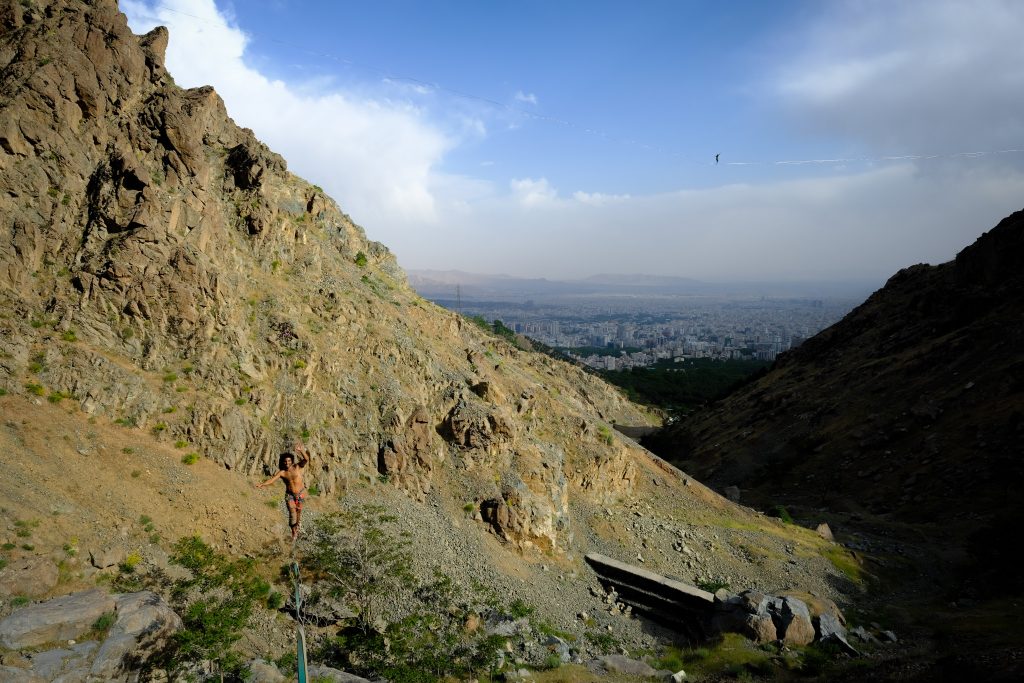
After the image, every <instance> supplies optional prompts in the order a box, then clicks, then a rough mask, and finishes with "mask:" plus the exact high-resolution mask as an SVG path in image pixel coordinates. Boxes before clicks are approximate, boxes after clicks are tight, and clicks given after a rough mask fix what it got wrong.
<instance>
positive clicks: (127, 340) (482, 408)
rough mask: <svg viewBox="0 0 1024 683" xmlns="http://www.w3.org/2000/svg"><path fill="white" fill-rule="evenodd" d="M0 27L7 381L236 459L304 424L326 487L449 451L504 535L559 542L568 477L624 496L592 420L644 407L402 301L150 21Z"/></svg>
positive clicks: (99, 15)
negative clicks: (191, 78)
mask: <svg viewBox="0 0 1024 683" xmlns="http://www.w3.org/2000/svg"><path fill="white" fill-rule="evenodd" d="M0 21H2V23H3V27H4V34H3V37H2V39H0V78H2V82H3V84H4V86H3V92H4V97H5V101H4V102H3V103H2V110H0V188H2V190H3V192H2V194H0V212H2V214H3V216H4V218H5V222H6V228H5V238H4V240H3V241H2V242H0V297H2V311H3V314H4V318H3V322H2V329H3V335H2V337H0V353H2V358H0V376H2V378H3V379H2V381H3V384H4V387H5V388H6V390H7V391H9V392H12V393H19V394H26V393H29V392H43V393H44V394H46V395H51V396H62V395H67V396H70V397H73V400H74V401H76V402H78V403H79V404H80V405H81V407H82V409H83V410H84V411H85V412H86V413H88V414H90V415H93V416H96V417H97V418H103V419H105V420H118V421H120V422H121V423H123V424H127V425H129V426H131V427H133V428H136V429H139V430H145V431H148V432H155V433H157V435H158V436H159V437H160V438H161V439H163V440H165V441H167V442H169V443H174V442H177V441H186V442H188V443H189V444H190V447H191V448H193V449H195V450H197V451H198V452H200V453H201V454H203V455H204V456H206V457H208V458H210V459H212V460H214V461H216V462H218V463H222V464H223V465H224V466H225V467H228V468H230V469H233V470H236V471H239V472H242V473H245V474H260V475H262V474H264V473H266V472H267V471H269V470H270V468H271V467H272V466H273V465H274V464H275V463H276V457H277V454H278V452H279V450H280V448H281V446H282V439H283V437H284V435H285V433H290V434H291V435H292V436H294V435H296V434H299V433H305V434H307V435H308V436H307V439H308V441H309V442H310V443H311V445H312V446H313V448H314V449H315V450H316V451H317V452H318V453H319V454H321V457H319V458H318V461H317V466H316V469H315V472H314V475H313V480H312V482H311V483H312V484H314V485H316V486H317V487H318V488H319V489H320V490H321V491H324V492H327V493H331V492H335V491H338V490H340V489H343V488H345V487H346V486H349V485H351V484H352V483H353V482H357V481H359V480H361V479H362V480H365V479H369V478H376V477H378V476H386V477H388V478H389V479H390V480H391V481H392V482H394V484H395V485H397V486H399V487H401V488H403V489H404V490H406V491H407V492H409V493H410V494H412V495H413V496H414V497H422V496H423V495H424V494H425V493H427V492H429V491H430V489H431V486H432V482H433V479H434V477H435V473H436V471H437V469H438V468H439V467H441V466H442V464H443V463H445V461H446V460H447V461H448V463H449V466H451V465H452V464H454V463H453V462H452V459H451V458H452V456H453V455H456V454H457V455H458V456H459V457H458V458H457V463H459V466H461V467H463V468H464V469H465V470H466V471H467V472H479V473H480V474H479V476H477V477H476V478H475V479H474V480H473V484H472V486H470V487H469V490H467V492H466V495H467V497H468V498H469V499H471V500H477V501H478V502H479V501H482V500H485V499H490V500H499V501H505V502H503V503H502V505H505V506H506V507H508V508H509V510H510V511H511V514H504V515H503V516H502V519H503V520H504V526H503V527H502V528H501V529H499V530H498V531H499V533H501V534H503V535H504V536H506V537H508V538H509V539H510V540H514V541H516V542H524V543H525V542H536V543H540V544H541V545H545V546H549V547H550V546H556V545H557V544H558V541H559V539H558V530H559V528H561V527H562V526H564V525H565V524H566V523H567V519H566V516H567V515H568V507H567V505H568V497H569V491H570V490H576V491H580V492H587V494H588V495H593V496H600V495H603V494H607V493H618V492H624V491H628V489H629V487H630V481H631V472H632V465H631V463H630V457H631V455H630V452H629V447H627V446H624V445H623V444H622V443H620V442H617V441H610V440H606V439H605V438H604V437H603V436H601V435H600V434H599V430H600V431H601V433H604V430H605V429H607V424H608V423H610V422H615V421H618V422H622V423H644V422H647V421H649V418H648V417H647V416H646V415H644V414H643V413H642V412H641V411H640V410H639V409H638V408H637V407H635V406H633V405H631V404H629V403H628V402H627V401H625V400H623V399H622V398H621V397H620V396H619V394H618V393H616V392H615V391H613V390H611V389H609V388H608V387H607V386H606V385H604V384H602V383H600V382H597V381H595V380H594V379H593V378H591V377H589V376H587V375H586V374H584V373H582V372H578V371H576V370H573V369H571V368H568V367H566V366H562V365H559V364H556V363H554V362H553V361H550V360H547V359H545V358H543V357H541V356H536V355H533V354H526V353H522V352H520V351H519V350H518V349H516V348H514V347H513V346H511V345H509V344H507V343H505V342H503V341H501V340H499V339H497V338H494V337H493V336H490V335H488V334H486V333H484V332H482V331H480V330H479V329H476V328H475V327H474V326H472V325H466V323H465V321H463V320H462V319H460V318H459V317H458V316H456V315H453V314H451V313H448V312H446V311H444V310H442V309H440V308H438V307H436V306H434V305H432V304H430V303H428V302H426V301H425V300H423V299H421V298H420V297H418V296H416V295H415V294H414V293H413V292H412V291H411V290H410V289H409V288H408V286H407V285H406V283H405V280H404V275H403V273H402V271H401V270H400V269H399V268H398V266H397V265H396V263H395V260H394V258H393V257H392V255H391V254H390V253H389V252H388V250H387V249H386V248H385V247H383V246H382V245H380V244H377V243H374V242H371V241H368V240H367V238H366V236H365V234H364V232H363V230H362V229H361V228H360V227H359V226H357V225H356V224H354V223H353V222H352V220H351V219H350V218H349V217H348V216H346V215H345V214H343V213H342V212H341V211H340V210H339V209H338V207H337V205H336V204H335V203H334V202H333V201H332V200H331V199H330V198H328V197H326V196H325V195H324V194H323V192H322V191H321V190H320V189H319V188H318V187H317V186H315V185H312V184H310V183H307V182H305V181H303V180H302V179H300V178H297V177H295V176H293V175H291V174H289V173H288V172H287V170H286V164H285V161H284V159H282V158H281V157H280V156H278V155H276V154H274V153H273V152H271V151H269V150H268V149H267V148H266V147H265V146H264V145H263V144H261V143H260V142H259V141H258V140H256V138H255V137H254V136H253V134H252V132H251V131H248V130H245V129H241V128H239V127H237V126H236V125H235V124H234V123H233V122H232V121H231V120H230V119H229V118H228V116H227V113H226V112H225V109H224V104H223V102H222V101H221V99H220V98H219V97H218V96H217V94H216V93H215V92H214V91H213V90H212V89H211V88H196V89H191V90H182V89H181V88H178V87H177V86H175V85H174V83H173V80H172V79H171V77H170V75H169V74H168V73H167V72H166V70H165V69H164V66H163V52H164V49H165V47H166V44H167V39H168V36H167V33H166V31H165V30H164V29H156V30H154V31H153V32H151V33H149V34H148V35H145V36H142V37H138V36H135V35H133V34H132V33H131V32H130V31H129V30H128V28H127V26H126V22H125V18H124V17H123V16H122V15H121V14H120V13H119V12H118V10H117V7H116V6H115V4H114V3H113V2H96V3H81V2H51V3H37V2H33V3H20V2H4V3H3V4H2V5H0ZM26 387H28V388H26ZM495 473H497V474H499V475H500V476H499V477H495V476H494V474H495Z"/></svg>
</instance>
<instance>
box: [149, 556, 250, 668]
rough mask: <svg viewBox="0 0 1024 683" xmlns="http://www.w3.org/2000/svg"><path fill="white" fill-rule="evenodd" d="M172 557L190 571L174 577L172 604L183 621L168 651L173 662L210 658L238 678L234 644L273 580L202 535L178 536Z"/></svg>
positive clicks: (176, 562)
mask: <svg viewBox="0 0 1024 683" xmlns="http://www.w3.org/2000/svg"><path fill="white" fill-rule="evenodd" d="M171 561H172V562H174V563H175V564H179V565H181V566H182V567H185V568H186V569H188V570H189V572H190V574H191V575H190V576H189V577H187V578H183V579H179V580H177V581H175V582H174V584H173V586H172V589H171V601H172V604H173V606H174V607H175V611H177V612H178V613H179V614H181V615H182V622H183V626H184V628H182V629H181V630H180V631H178V632H177V633H175V634H174V639H173V642H172V644H171V648H170V650H169V651H168V652H167V653H166V656H167V657H168V658H169V659H170V662H169V663H170V665H171V667H172V668H176V667H177V666H180V665H181V664H183V663H187V662H197V661H202V660H212V661H214V662H217V663H218V666H219V668H220V670H221V673H222V674H223V673H229V674H232V676H233V677H237V675H238V672H239V670H240V668H241V660H240V657H239V655H238V654H237V653H235V652H233V651H232V650H231V646H232V645H233V644H234V643H235V641H237V640H238V639H239V638H241V636H242V631H243V629H245V627H246V626H247V625H248V623H249V618H250V617H251V616H252V611H253V608H254V607H255V606H256V604H257V603H258V602H260V601H262V600H264V599H265V598H266V596H267V594H268V593H269V592H270V585H269V584H268V583H267V581H266V580H264V579H263V578H262V577H261V576H260V575H259V574H258V573H257V571H256V562H255V560H252V559H251V558H242V559H231V558H228V557H225V556H224V555H221V554H220V553H218V552H216V551H215V550H214V549H213V548H211V547H210V546H209V545H207V544H206V543H205V542H203V540H202V539H201V538H199V537H198V536H190V537H186V538H182V539H180V540H179V541H178V542H177V543H176V544H175V546H174V554H173V555H172V556H171Z"/></svg>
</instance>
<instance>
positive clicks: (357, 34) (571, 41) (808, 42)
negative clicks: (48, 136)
mask: <svg viewBox="0 0 1024 683" xmlns="http://www.w3.org/2000/svg"><path fill="white" fill-rule="evenodd" d="M120 5H121V8H122V9H123V10H124V11H125V12H126V14H127V15H128V17H129V23H130V25H131V27H132V28H133V30H135V31H136V32H137V33H141V32H145V31H148V30H149V29H151V28H152V27H153V26H156V25H166V26H168V27H169V29H170V44H169V47H168V54H167V65H168V68H169V70H170V71H171V73H172V75H173V76H174V77H175V79H176V81H177V82H178V83H179V84H180V85H182V86H184V87H194V86H199V85H206V84H210V85H213V86H214V87H215V88H216V89H217V91H218V93H219V94H220V95H221V96H222V97H223V98H224V100H225V103H226V105H227V109H228V113H229V115H231V116H232V117H233V118H234V119H235V120H236V122H238V123H239V124H240V125H243V126H247V127H250V128H252V129H253V130H254V131H255V132H256V134H257V135H258V136H259V137H260V138H261V139H263V140H264V141H266V142H267V143H268V144H269V145H270V146H271V148H272V149H274V150H275V151H277V152H279V153H281V154H282V155H283V156H284V157H285V158H286V159H287V161H288V163H289V167H290V168H291V169H292V170H293V171H294V172H296V173H298V174H299V175H301V176H303V177H305V178H306V179H307V180H309V181H310V182H312V183H316V184H319V185H321V186H322V187H324V188H325V190H326V191H327V192H328V193H329V194H330V195H331V196H332V197H334V198H335V199H336V200H337V201H338V202H339V204H340V205H341V207H342V209H343V210H344V211H346V212H347V213H349V214H350V215H352V217H353V218H354V219H355V220H356V222H358V223H360V224H361V225H363V226H364V228H365V229H366V231H367V234H368V235H369V236H370V238H372V239H375V240H378V241H380V242H382V243H384V244H385V245H386V246H388V247H389V248H390V249H391V250H392V251H394V252H395V254H396V255H397V257H398V261H399V265H401V266H402V267H403V268H406V269H437V270H449V269H459V270H465V271H470V272H485V273H509V274H512V275H517V276H523V277H547V278H568V279H571V278H579V277H585V276H587V275H590V274H593V273H600V272H606V273H648V274H657V275H671V276H680V277H692V278H699V279H706V280H716V279H762V280H778V279H786V280H813V279H829V278H838V279H866V280H875V281H880V280H884V279H885V278H887V277H888V276H889V275H891V274H892V273H894V272H896V271H897V270H899V269H900V268H903V267H906V266H909V265H913V264H916V263H921V262H925V263H940V262H944V261H947V260H949V259H951V258H953V256H954V255H955V254H956V253H957V252H958V251H959V250H960V249H962V248H963V247H965V246H967V245H969V244H970V243H972V242H973V241H974V239H975V238H977V236H978V235H980V234H981V233H982V232H984V231H985V230H987V229H989V228H991V227H992V226H994V225H995V224H996V223H997V222H998V220H999V219H1001V218H1002V217H1003V216H1005V215H1007V214H1008V213H1010V212H1012V211H1013V210H1016V209H1019V208H1021V205H1020V202H1021V199H1020V198H1021V197H1024V152H1022V150H1021V146H1022V145H1021V140H1022V139H1024V102H1022V101H1021V100H1020V98H1019V97H1017V95H1016V93H1017V92H1019V91H1020V90H1021V86H1022V85H1024V54H1022V52H1021V51H1020V49H1019V47H1018V42H1019V38H1018V36H1019V34H1020V32H1021V30H1022V29H1024V5H1021V4H1020V3H1014V2H1012V1H1010V0H993V1H992V2H986V3H967V2H954V1H952V0H947V1H942V0H938V1H924V0H914V1H908V2H904V3H887V2H834V3H817V2H811V1H810V0H785V1H782V2H778V3H759V2H737V3H728V4H726V5H717V4H715V5H712V4H710V3H699V2H697V3H678V2H651V3H643V4H641V5H638V6H635V7H627V6H624V5H621V4H619V3H613V2H594V3H587V4H586V5H582V4H577V3H541V2H524V3H517V4H515V5H502V4H499V3H474V2H458V1H453V2H448V3H430V4H427V3H414V2H407V1H398V0H395V1H391V2H382V3H374V4H373V5H365V4H359V5H357V4H353V3H344V2H339V3H333V2H332V3H328V2H313V1H312V0H310V1H308V2H286V1H285V0H254V1H253V2H246V3H229V2H223V1H220V2H214V0H122V2H121V4H120Z"/></svg>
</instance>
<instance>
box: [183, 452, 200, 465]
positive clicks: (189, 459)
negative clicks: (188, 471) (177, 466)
mask: <svg viewBox="0 0 1024 683" xmlns="http://www.w3.org/2000/svg"><path fill="white" fill-rule="evenodd" d="M181 462H183V463H184V464H186V465H195V464H196V463H197V462H199V454H198V453H188V454H187V455H184V456H182V458H181Z"/></svg>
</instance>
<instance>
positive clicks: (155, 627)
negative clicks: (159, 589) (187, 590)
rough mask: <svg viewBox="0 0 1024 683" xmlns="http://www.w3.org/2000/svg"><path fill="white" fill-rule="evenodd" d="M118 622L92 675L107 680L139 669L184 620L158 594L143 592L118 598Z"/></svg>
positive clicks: (91, 672) (93, 666)
mask: <svg viewBox="0 0 1024 683" xmlns="http://www.w3.org/2000/svg"><path fill="white" fill-rule="evenodd" d="M116 609H117V621H116V622H114V625H113V627H111V629H110V632H109V633H108V634H107V638H106V640H104V641H103V645H102V647H100V651H99V652H98V653H97V654H96V658H95V659H94V660H93V664H92V668H91V669H90V674H91V675H93V676H98V677H100V678H102V679H103V680H115V679H116V678H117V676H119V675H122V674H125V673H127V672H128V671H131V670H133V669H136V668H138V666H139V665H140V664H142V663H143V662H145V661H146V660H147V659H149V657H150V656H152V655H153V653H154V652H157V651H158V650H160V649H161V648H162V647H163V646H164V645H165V644H166V643H167V641H168V639H170V637H171V636H172V635H174V633H175V632H176V631H177V630H178V629H180V628H181V625H182V624H181V617H179V616H178V615H177V614H175V612H174V610H172V609H171V607H170V605H168V604H167V603H166V602H164V601H163V599H162V598H161V597H160V596H158V595H157V594H156V593H151V592H149V591H142V592H140V593H127V594H124V595H119V596H117V601H116Z"/></svg>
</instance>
